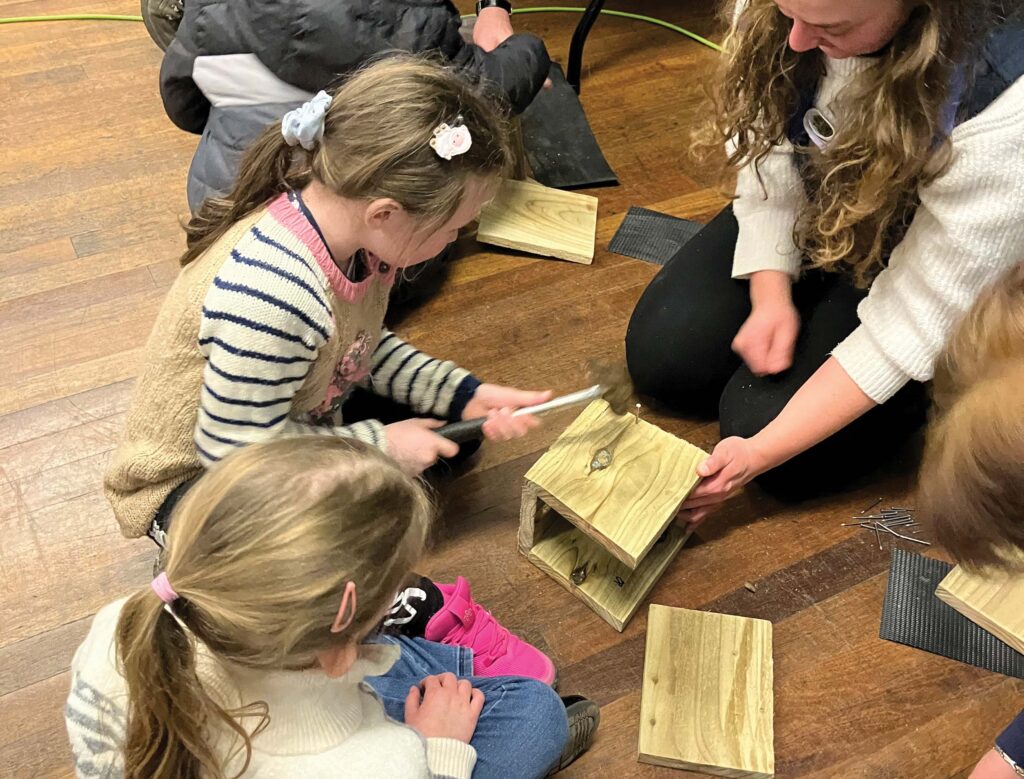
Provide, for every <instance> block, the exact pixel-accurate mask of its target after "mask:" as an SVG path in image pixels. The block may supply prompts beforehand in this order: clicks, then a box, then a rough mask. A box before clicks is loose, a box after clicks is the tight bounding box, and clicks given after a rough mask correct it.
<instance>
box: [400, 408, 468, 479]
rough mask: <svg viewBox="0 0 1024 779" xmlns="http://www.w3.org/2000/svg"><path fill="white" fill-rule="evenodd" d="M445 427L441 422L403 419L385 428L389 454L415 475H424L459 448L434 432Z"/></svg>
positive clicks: (455, 452)
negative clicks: (428, 469)
mask: <svg viewBox="0 0 1024 779" xmlns="http://www.w3.org/2000/svg"><path fill="white" fill-rule="evenodd" d="M442 425H444V422H442V421H441V420H439V419H403V420H402V421H401V422H395V423H393V424H390V425H385V426H384V435H386V436H387V439H388V454H390V455H391V456H392V457H393V458H394V459H395V461H396V462H398V464H399V465H400V466H402V470H404V471H405V472H406V473H408V474H410V475H412V476H418V475H419V474H421V473H423V471H425V470H427V468H429V467H430V466H431V465H433V464H434V463H436V462H437V461H438V459H439V458H441V457H454V456H455V455H457V454H458V453H459V445H458V444H456V443H455V442H453V441H449V440H448V439H447V438H443V437H441V436H439V435H438V434H437V433H435V432H433V431H434V429H435V428H438V427H441V426H442Z"/></svg>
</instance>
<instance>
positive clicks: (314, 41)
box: [160, 0, 550, 211]
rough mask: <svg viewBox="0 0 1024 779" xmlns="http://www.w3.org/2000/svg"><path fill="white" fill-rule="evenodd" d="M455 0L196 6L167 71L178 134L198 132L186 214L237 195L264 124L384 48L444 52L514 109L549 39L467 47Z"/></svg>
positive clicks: (541, 72) (532, 88)
mask: <svg viewBox="0 0 1024 779" xmlns="http://www.w3.org/2000/svg"><path fill="white" fill-rule="evenodd" d="M460 25H461V20H460V17H459V13H458V11H457V10H456V8H455V6H454V5H452V3H451V2H448V0H188V2H186V3H185V16H184V19H183V20H182V22H181V26H180V27H179V28H178V33H177V35H176V36H175V38H174V41H173V42H172V43H171V45H170V46H169V47H168V49H167V52H166V54H165V55H164V60H163V64H162V66H161V68H160V94H161V96H162V97H163V101H164V108H165V109H166V111H167V115H168V116H169V117H170V118H171V121H173V122H174V123H175V124H176V125H177V126H178V127H180V128H181V129H183V130H187V131H188V132H193V133H201V134H202V139H201V140H200V141H199V147H198V148H197V149H196V153H195V156H194V157H193V159H192V167H191V169H190V170H189V176H188V202H189V207H190V208H191V209H192V210H193V211H195V210H196V209H197V208H198V207H199V205H200V203H202V201H203V200H204V199H205V198H206V197H208V196H210V195H213V194H220V193H224V192H226V191H227V190H229V189H230V187H231V183H232V181H233V180H234V176H235V171H236V170H237V167H238V161H239V158H240V157H241V155H242V152H243V150H244V149H245V147H246V146H247V145H248V144H249V143H250V142H251V141H252V140H253V139H254V138H255V137H256V136H257V135H258V134H259V133H260V132H261V131H262V130H263V129H264V128H265V127H266V126H267V125H268V124H271V123H272V122H276V121H279V120H280V118H281V117H282V116H283V115H284V114H285V113H286V112H287V111H289V110H291V109H292V108H295V107H296V106H297V105H299V104H300V103H302V102H303V101H304V100H306V99H308V97H310V96H311V95H312V94H313V93H315V92H316V91H318V90H320V89H324V88H327V87H329V86H330V85H331V84H332V83H333V82H335V81H336V80H337V79H338V78H339V77H340V76H343V75H344V74H346V73H348V72H350V71H352V70H353V69H354V68H356V67H358V66H359V65H361V64H362V63H364V62H366V61H367V59H369V58H371V57H372V56H374V55H375V54H378V53H380V52H383V51H388V50H393V49H402V50H405V51H412V52H428V51H431V52H440V53H441V54H442V55H443V56H444V57H445V58H446V59H447V60H449V61H450V62H452V63H453V64H454V65H456V66H458V67H460V68H462V69H464V70H465V71H466V73H467V74H468V75H469V76H470V77H471V78H473V79H475V80H484V81H487V82H489V83H490V84H491V85H492V86H493V88H495V89H496V91H497V92H498V94H503V95H504V96H505V97H506V99H507V100H508V103H509V104H510V105H511V107H512V109H513V110H514V111H515V112H516V113H518V112H520V111H522V110H523V109H525V108H526V106H527V105H529V103H530V101H531V100H533V97H534V95H536V94H537V92H538V91H539V90H540V88H541V87H542V85H543V83H544V79H545V78H546V77H547V75H548V68H549V65H550V61H549V58H548V53H547V50H546V49H545V47H544V43H543V41H541V40H540V39H539V38H537V37H535V36H533V35H523V34H520V35H513V36H512V37H511V38H509V39H508V40H506V41H505V42H504V43H503V44H501V46H499V47H498V48H496V49H495V50H494V51H492V52H490V53H487V52H485V51H484V50H483V49H481V48H479V47H477V46H474V45H472V44H470V43H467V42H466V41H464V40H463V38H462V36H461V35H460V33H459V27H460Z"/></svg>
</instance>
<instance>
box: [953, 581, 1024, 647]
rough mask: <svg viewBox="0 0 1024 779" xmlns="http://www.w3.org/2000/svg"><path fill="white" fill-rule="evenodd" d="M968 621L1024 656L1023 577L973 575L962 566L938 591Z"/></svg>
mask: <svg viewBox="0 0 1024 779" xmlns="http://www.w3.org/2000/svg"><path fill="white" fill-rule="evenodd" d="M935 595H936V596H937V597H938V598H939V600H941V601H943V602H944V603H948V604H949V605H950V606H952V607H953V608H954V609H956V610H957V611H959V612H960V613H961V614H963V615H964V616H965V617H967V619H969V620H971V621H972V622H975V623H977V624H978V625H980V626H981V627H983V628H985V630H987V631H988V632H989V633H991V634H992V635H994V636H995V637H996V638H998V639H999V640H1000V641H1004V642H1005V643H1007V644H1009V645H1010V646H1012V647H1013V648H1014V649H1016V650H1017V651H1018V652H1021V653H1024V576H1022V575H1021V574H1017V575H1012V574H1000V573H993V574H990V575H987V576H980V575H978V574H971V573H968V572H967V571H965V570H964V569H963V568H961V567H960V566H959V565H958V566H957V567H956V568H954V569H953V570H952V571H950V572H949V573H948V574H947V575H946V578H945V579H943V580H942V581H941V582H940V583H939V586H938V587H937V588H936V590H935Z"/></svg>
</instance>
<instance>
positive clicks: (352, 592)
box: [331, 582, 356, 633]
mask: <svg viewBox="0 0 1024 779" xmlns="http://www.w3.org/2000/svg"><path fill="white" fill-rule="evenodd" d="M349 600H351V601H352V608H351V609H349ZM345 612H348V618H347V619H346V617H345ZM355 618H356V583H355V582H347V583H346V584H345V591H344V592H343V593H342V594H341V605H340V606H339V607H338V616H336V617H335V618H334V624H333V625H331V632H332V633H340V632H341V631H343V630H344V629H345V628H347V627H348V626H349V625H351V624H352V620H354V619H355Z"/></svg>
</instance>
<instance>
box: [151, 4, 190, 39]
mask: <svg viewBox="0 0 1024 779" xmlns="http://www.w3.org/2000/svg"><path fill="white" fill-rule="evenodd" d="M184 14H185V0H142V21H143V22H144V23H145V25H146V31H147V32H148V33H149V37H150V38H152V39H153V42H154V43H155V44H156V45H157V46H159V47H160V48H161V49H162V50H163V51H167V47H168V46H170V45H171V41H173V40H174V35H175V33H177V32H178V25H179V24H181V17H182V16H184Z"/></svg>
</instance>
